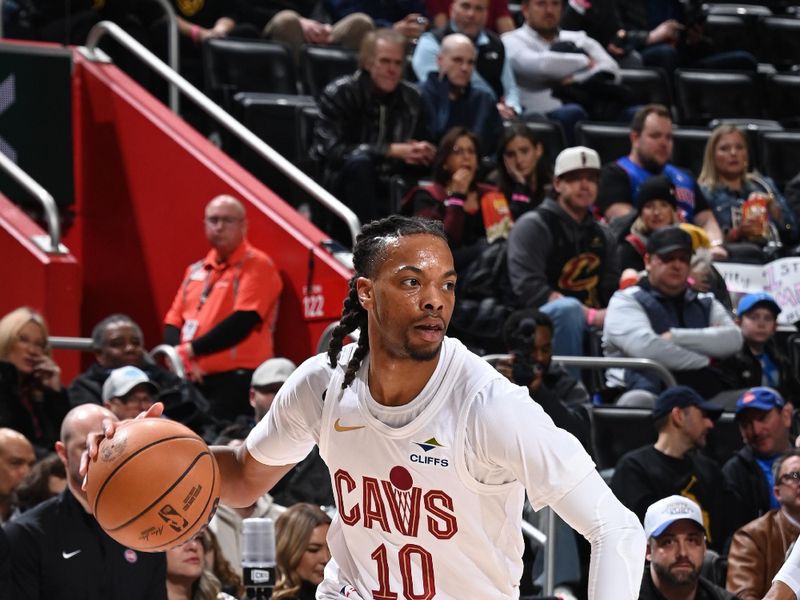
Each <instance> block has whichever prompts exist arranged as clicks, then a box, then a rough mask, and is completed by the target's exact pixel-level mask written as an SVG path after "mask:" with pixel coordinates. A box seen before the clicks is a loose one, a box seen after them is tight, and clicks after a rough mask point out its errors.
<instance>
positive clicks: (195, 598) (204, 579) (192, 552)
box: [166, 533, 236, 600]
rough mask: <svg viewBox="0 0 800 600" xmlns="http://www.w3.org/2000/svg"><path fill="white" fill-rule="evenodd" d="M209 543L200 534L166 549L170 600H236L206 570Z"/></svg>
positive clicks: (168, 596) (168, 599)
mask: <svg viewBox="0 0 800 600" xmlns="http://www.w3.org/2000/svg"><path fill="white" fill-rule="evenodd" d="M206 543H207V539H206V538H204V536H203V534H202V533H199V534H197V535H196V536H194V537H193V538H192V539H191V540H189V541H188V542H186V543H185V544H181V545H180V546H178V547H176V548H172V549H170V550H167V552H166V555H167V600H236V599H235V598H234V597H233V596H229V595H228V594H226V593H224V592H222V591H221V590H222V584H221V583H220V581H219V579H217V577H216V576H215V575H214V574H213V573H212V572H211V570H210V569H208V568H206V558H205V555H206V550H207V549H208V548H207V546H206Z"/></svg>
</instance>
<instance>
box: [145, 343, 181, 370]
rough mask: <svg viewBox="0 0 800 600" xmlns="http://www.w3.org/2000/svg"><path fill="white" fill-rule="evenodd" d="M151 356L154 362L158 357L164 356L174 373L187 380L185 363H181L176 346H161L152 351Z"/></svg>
mask: <svg viewBox="0 0 800 600" xmlns="http://www.w3.org/2000/svg"><path fill="white" fill-rule="evenodd" d="M149 355H150V358H152V359H153V360H155V358H156V357H157V356H163V357H164V358H166V359H167V362H168V363H169V365H170V367H171V369H172V372H173V373H175V375H177V376H178V377H180V378H181V379H186V370H185V369H184V368H183V361H181V358H180V356H178V351H177V350H175V347H174V346H170V345H169V344H159V345H158V346H156V347H155V348H153V349H152V350H150V354H149Z"/></svg>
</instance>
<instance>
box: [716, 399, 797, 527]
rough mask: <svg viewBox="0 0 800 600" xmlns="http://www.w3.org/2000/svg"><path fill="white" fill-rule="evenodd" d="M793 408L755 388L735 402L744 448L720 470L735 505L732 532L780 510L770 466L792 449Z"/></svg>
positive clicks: (782, 400) (788, 403) (787, 403)
mask: <svg viewBox="0 0 800 600" xmlns="http://www.w3.org/2000/svg"><path fill="white" fill-rule="evenodd" d="M793 410H794V407H793V406H792V404H791V403H790V402H786V401H785V400H784V398H783V397H782V396H781V395H780V394H779V393H778V392H777V391H776V390H773V389H772V388H768V387H754V388H751V389H749V390H747V391H746V392H745V393H744V394H742V395H741V396H740V398H739V400H738V401H737V402H736V421H737V422H738V423H739V430H740V431H741V433H742V439H744V442H745V445H744V447H743V448H742V449H741V450H739V451H738V452H737V453H736V454H734V455H733V456H732V457H731V458H730V459H728V462H726V463H725V465H724V466H723V467H722V476H723V478H724V480H725V486H726V487H727V488H729V489H730V492H731V493H732V494H733V500H734V501H735V508H736V515H735V522H734V523H733V526H734V528H736V529H738V528H739V527H741V526H742V525H744V524H745V523H749V522H750V521H752V520H753V519H755V518H757V517H760V516H761V515H763V514H764V513H766V512H767V511H769V510H770V509H772V508H779V506H780V505H779V503H778V499H777V498H776V497H775V494H774V493H773V492H772V489H773V488H774V487H775V482H774V480H773V475H772V464H773V462H774V461H775V460H776V459H777V458H778V457H779V456H780V455H781V454H783V453H784V452H785V451H786V450H789V449H790V448H791V447H792V446H793V443H792V442H793V440H792V435H791V432H790V430H789V428H790V427H791V423H792V411H793Z"/></svg>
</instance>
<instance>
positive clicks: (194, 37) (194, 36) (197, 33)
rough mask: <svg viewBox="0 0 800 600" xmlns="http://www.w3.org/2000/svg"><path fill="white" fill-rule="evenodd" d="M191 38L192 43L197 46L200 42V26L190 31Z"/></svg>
mask: <svg viewBox="0 0 800 600" xmlns="http://www.w3.org/2000/svg"><path fill="white" fill-rule="evenodd" d="M189 37H191V38H192V41H193V42H194V43H195V44H196V43H198V42H199V41H200V26H199V25H192V27H191V29H190V30H189Z"/></svg>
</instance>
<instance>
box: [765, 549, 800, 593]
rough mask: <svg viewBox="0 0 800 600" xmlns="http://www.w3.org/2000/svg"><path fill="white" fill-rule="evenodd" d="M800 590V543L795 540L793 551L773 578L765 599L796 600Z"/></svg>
mask: <svg viewBox="0 0 800 600" xmlns="http://www.w3.org/2000/svg"><path fill="white" fill-rule="evenodd" d="M798 591H800V544H798V543H797V542H796V541H795V544H794V547H793V548H792V551H791V552H790V553H789V556H788V557H786V561H785V562H784V563H783V566H782V567H781V568H780V569H779V570H778V573H777V575H775V578H774V579H773V580H772V587H770V588H769V592H767V595H766V596H764V600H795V599H796V598H797V593H798Z"/></svg>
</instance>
